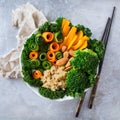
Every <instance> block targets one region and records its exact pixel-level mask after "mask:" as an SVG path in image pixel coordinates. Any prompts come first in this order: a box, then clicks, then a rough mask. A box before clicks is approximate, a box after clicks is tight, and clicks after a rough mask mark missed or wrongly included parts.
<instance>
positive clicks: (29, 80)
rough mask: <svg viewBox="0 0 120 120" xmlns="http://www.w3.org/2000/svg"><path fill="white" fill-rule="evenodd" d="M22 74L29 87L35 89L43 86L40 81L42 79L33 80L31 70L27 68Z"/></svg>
mask: <svg viewBox="0 0 120 120" xmlns="http://www.w3.org/2000/svg"><path fill="white" fill-rule="evenodd" d="M22 73H23V76H24V77H23V80H24V81H25V82H27V83H28V84H29V85H31V86H35V87H40V86H41V85H42V82H41V81H40V79H33V77H32V71H31V70H28V69H27V68H23V69H22Z"/></svg>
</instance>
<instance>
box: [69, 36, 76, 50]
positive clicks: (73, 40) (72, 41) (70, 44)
mask: <svg viewBox="0 0 120 120" xmlns="http://www.w3.org/2000/svg"><path fill="white" fill-rule="evenodd" d="M77 37H78V36H77V35H75V36H74V38H73V39H72V40H71V41H70V43H68V47H67V50H69V49H70V48H71V47H72V45H73V43H74V42H75V41H76V39H77Z"/></svg>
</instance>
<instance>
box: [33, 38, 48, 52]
mask: <svg viewBox="0 0 120 120" xmlns="http://www.w3.org/2000/svg"><path fill="white" fill-rule="evenodd" d="M35 42H36V43H37V44H38V45H39V51H40V53H42V52H47V51H48V47H49V43H47V44H46V42H45V41H44V39H43V37H42V36H36V38H35Z"/></svg>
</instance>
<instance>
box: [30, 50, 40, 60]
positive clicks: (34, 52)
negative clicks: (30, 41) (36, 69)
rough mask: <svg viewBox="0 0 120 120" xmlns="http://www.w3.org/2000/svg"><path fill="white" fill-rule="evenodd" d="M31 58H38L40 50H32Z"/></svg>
mask: <svg viewBox="0 0 120 120" xmlns="http://www.w3.org/2000/svg"><path fill="white" fill-rule="evenodd" d="M29 58H30V59H37V58H38V52H36V51H33V52H30V54H29Z"/></svg>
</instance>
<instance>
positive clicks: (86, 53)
mask: <svg viewBox="0 0 120 120" xmlns="http://www.w3.org/2000/svg"><path fill="white" fill-rule="evenodd" d="M70 63H71V65H72V66H73V67H75V68H78V69H80V70H83V71H85V72H87V73H88V74H92V73H96V70H97V66H98V64H99V59H98V56H97V54H96V53H95V52H93V51H92V50H90V49H87V48H86V49H84V50H77V51H75V57H74V58H73V59H72V60H71V61H70Z"/></svg>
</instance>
